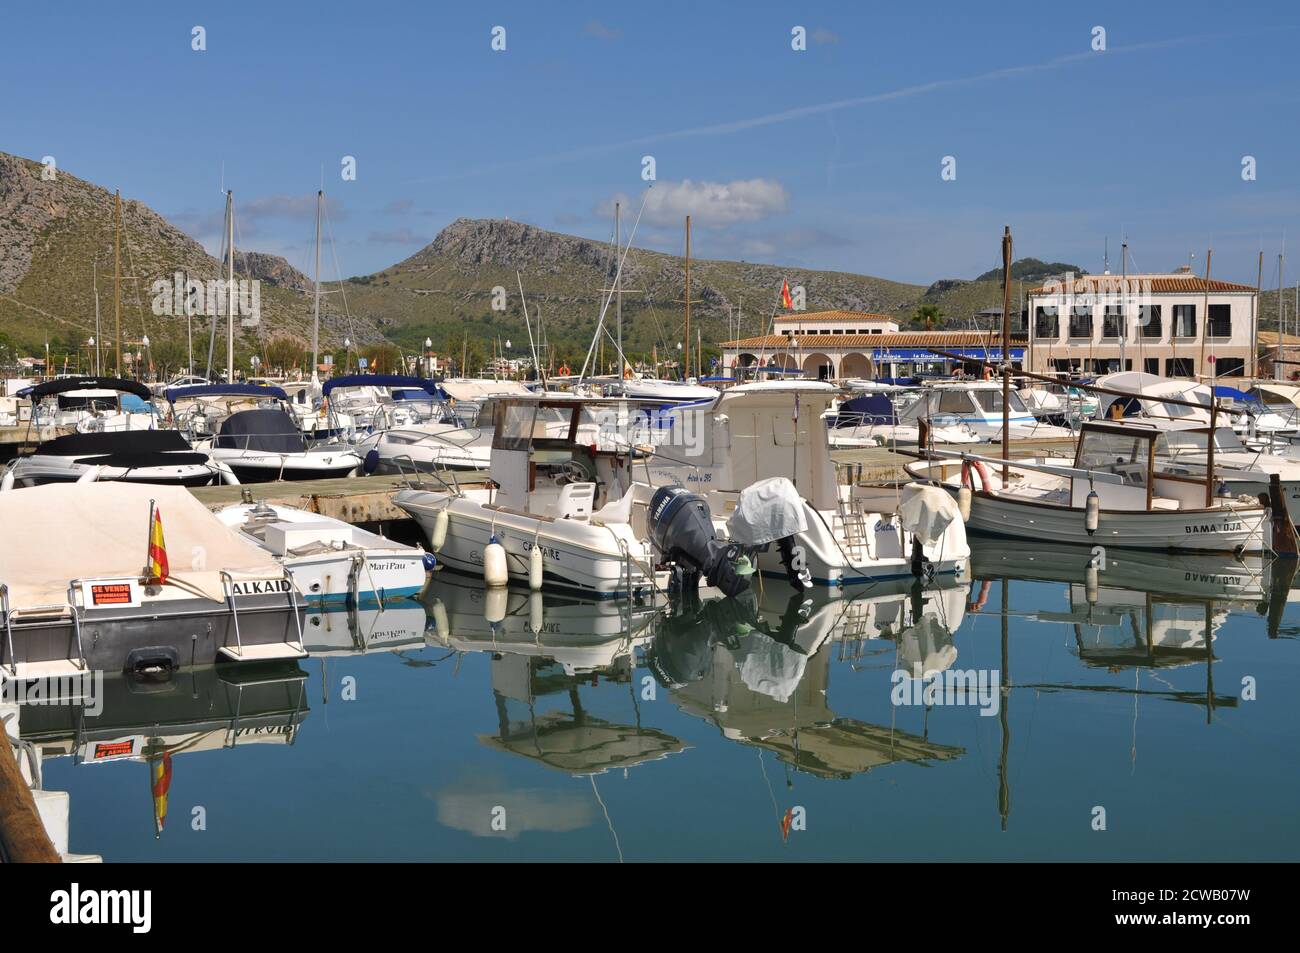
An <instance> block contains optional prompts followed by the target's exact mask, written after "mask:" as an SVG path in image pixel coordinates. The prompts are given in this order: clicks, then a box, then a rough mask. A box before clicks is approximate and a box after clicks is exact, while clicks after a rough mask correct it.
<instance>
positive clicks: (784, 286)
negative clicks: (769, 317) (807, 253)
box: [781, 278, 794, 311]
mask: <svg viewBox="0 0 1300 953" xmlns="http://www.w3.org/2000/svg"><path fill="white" fill-rule="evenodd" d="M781 307H783V308H785V309H786V310H787V311H789V310H790V309H791V308H793V307H794V299H793V298H791V297H790V282H788V281H786V280H785V279H784V278H783V279H781Z"/></svg>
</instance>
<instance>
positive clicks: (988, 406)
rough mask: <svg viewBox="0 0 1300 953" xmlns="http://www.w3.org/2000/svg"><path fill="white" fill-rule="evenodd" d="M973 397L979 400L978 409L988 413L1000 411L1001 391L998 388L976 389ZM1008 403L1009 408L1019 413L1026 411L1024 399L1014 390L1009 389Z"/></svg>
mask: <svg viewBox="0 0 1300 953" xmlns="http://www.w3.org/2000/svg"><path fill="white" fill-rule="evenodd" d="M975 399H976V400H977V401H979V405H980V409H981V410H984V411H987V412H989V413H997V414H1000V413H1002V391H1000V390H977V391H975ZM1008 403H1009V404H1010V406H1011V409H1012V410H1013V411H1015V412H1016V413H1019V414H1024V413H1028V412H1029V410H1028V408H1027V407H1025V402H1024V400H1022V399H1021V397H1020V395H1019V394H1017V393H1016V392H1015V391H1011V393H1010V396H1009V400H1008Z"/></svg>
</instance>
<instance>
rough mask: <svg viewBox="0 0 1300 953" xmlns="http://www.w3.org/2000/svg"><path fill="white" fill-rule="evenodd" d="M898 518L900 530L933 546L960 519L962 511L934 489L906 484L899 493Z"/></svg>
mask: <svg viewBox="0 0 1300 953" xmlns="http://www.w3.org/2000/svg"><path fill="white" fill-rule="evenodd" d="M898 517H899V521H900V522H901V523H902V524H903V529H905V530H906V531H907V532H909V533H912V534H914V535H915V536H916V537H917V538H918V539H919V540H920V541H921V542H922V543H924V544H925V545H926V546H933V545H934V544H935V543H937V542H938V541H939V540H940V539H942V538H943V534H944V531H945V530H946V529H947V528H948V524H949V523H951V522H952V521H953V520H960V519H961V510H959V509H958V508H957V501H956V500H954V499H953V498H952V497H951V496H949V495H948V494H947V493H946V492H945V491H943V490H941V489H939V488H938V487H937V486H924V485H923V484H920V483H909V484H907V486H905V487H903V490H902V505H900V506H899V508H898Z"/></svg>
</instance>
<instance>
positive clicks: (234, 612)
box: [217, 568, 307, 662]
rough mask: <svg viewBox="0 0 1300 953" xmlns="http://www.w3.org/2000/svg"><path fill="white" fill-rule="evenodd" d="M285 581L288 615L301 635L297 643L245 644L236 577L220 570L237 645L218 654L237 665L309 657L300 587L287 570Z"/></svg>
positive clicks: (223, 649) (221, 650)
mask: <svg viewBox="0 0 1300 953" xmlns="http://www.w3.org/2000/svg"><path fill="white" fill-rule="evenodd" d="M284 580H285V582H286V583H288V589H287V591H288V593H289V614H290V615H292V616H293V624H294V627H295V628H296V629H297V632H298V640H297V641H296V642H295V641H294V640H293V639H289V638H286V639H284V640H282V641H279V642H258V643H254V644H252V645H245V644H244V639H243V636H242V634H241V633H240V631H239V606H238V604H237V603H236V599H235V596H236V592H235V578H234V577H233V576H232V575H231V574H230V573H229V572H227V571H226V570H224V569H223V570H221V588H222V591H223V592H224V594H225V597H226V602H227V603H228V604H229V605H230V618H231V622H232V624H233V627H234V630H235V644H234V645H230V644H226V645H223V646H221V647H219V648H218V649H217V652H218V653H219V654H221V655H223V656H225V657H226V658H228V659H232V660H233V661H236V662H266V661H271V660H274V659H296V658H305V657H306V655H307V650H306V649H305V648H303V638H302V613H301V612H300V611H299V609H298V587H297V586H295V585H294V582H293V578H292V577H291V576H290V575H289V570H288V569H287V568H286V569H285V570H284ZM245 611H247V610H245Z"/></svg>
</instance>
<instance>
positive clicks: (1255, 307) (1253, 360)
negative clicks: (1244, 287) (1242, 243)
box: [1250, 248, 1282, 387]
mask: <svg viewBox="0 0 1300 953" xmlns="http://www.w3.org/2000/svg"><path fill="white" fill-rule="evenodd" d="M1263 283H1264V249H1262V248H1261V249H1260V250H1259V271H1257V272H1256V273H1255V300H1254V301H1252V302H1251V303H1250V383H1251V386H1252V387H1253V386H1254V385H1255V378H1256V377H1258V376H1259V289H1260V286H1261V285H1263ZM1281 340H1282V339H1281V338H1278V341H1279V342H1280V341H1281Z"/></svg>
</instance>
